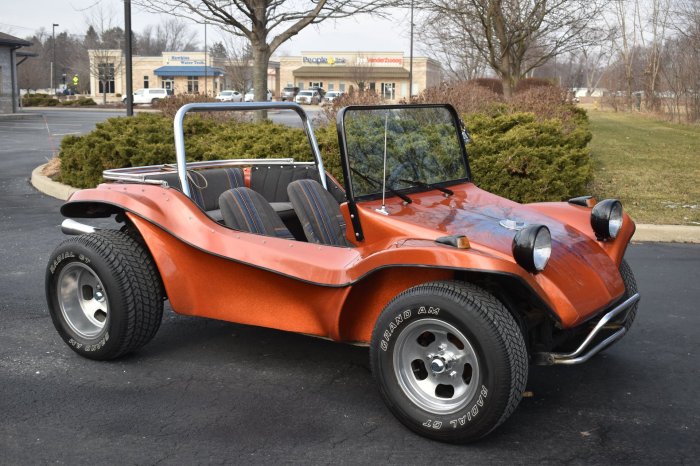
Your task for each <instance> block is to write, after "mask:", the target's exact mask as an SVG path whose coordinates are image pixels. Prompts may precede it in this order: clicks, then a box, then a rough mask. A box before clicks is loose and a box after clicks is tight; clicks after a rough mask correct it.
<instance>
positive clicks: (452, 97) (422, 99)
mask: <svg viewBox="0 0 700 466" xmlns="http://www.w3.org/2000/svg"><path fill="white" fill-rule="evenodd" d="M478 81H483V80H473V81H461V82H454V83H444V84H441V85H440V86H435V87H430V88H428V89H425V90H424V91H423V92H422V93H421V94H420V96H418V97H416V98H414V99H413V101H414V102H416V103H436V104H437V103H449V104H451V105H452V106H453V107H454V108H455V109H456V110H457V112H459V113H460V114H462V113H492V112H493V111H494V109H496V108H498V107H499V106H500V105H501V104H502V103H503V102H504V100H503V97H502V96H501V95H499V94H497V93H495V92H493V91H492V90H489V89H488V88H487V87H484V86H483V85H481V84H479V82H478ZM501 92H503V91H502V89H501Z"/></svg>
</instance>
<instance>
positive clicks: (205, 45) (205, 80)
mask: <svg viewBox="0 0 700 466" xmlns="http://www.w3.org/2000/svg"><path fill="white" fill-rule="evenodd" d="M207 74H208V73H207V22H206V21H204V95H205V96H206V95H209V94H208V91H207Z"/></svg>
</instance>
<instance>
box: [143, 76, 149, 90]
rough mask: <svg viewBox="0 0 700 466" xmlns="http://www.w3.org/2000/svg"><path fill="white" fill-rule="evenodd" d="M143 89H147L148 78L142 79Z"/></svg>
mask: <svg viewBox="0 0 700 466" xmlns="http://www.w3.org/2000/svg"><path fill="white" fill-rule="evenodd" d="M143 88H144V89H148V76H144V77H143Z"/></svg>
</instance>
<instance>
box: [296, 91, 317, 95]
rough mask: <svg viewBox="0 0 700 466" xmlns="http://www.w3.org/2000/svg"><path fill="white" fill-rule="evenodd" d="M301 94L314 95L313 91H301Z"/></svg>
mask: <svg viewBox="0 0 700 466" xmlns="http://www.w3.org/2000/svg"><path fill="white" fill-rule="evenodd" d="M299 95H303V96H310V95H314V93H313V92H312V91H301V92H300V93H299Z"/></svg>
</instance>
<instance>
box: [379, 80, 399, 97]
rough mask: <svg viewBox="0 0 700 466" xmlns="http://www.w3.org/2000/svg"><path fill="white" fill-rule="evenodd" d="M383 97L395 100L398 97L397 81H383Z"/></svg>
mask: <svg viewBox="0 0 700 466" xmlns="http://www.w3.org/2000/svg"><path fill="white" fill-rule="evenodd" d="M382 97H384V98H385V99H388V100H394V99H395V98H396V83H382Z"/></svg>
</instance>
